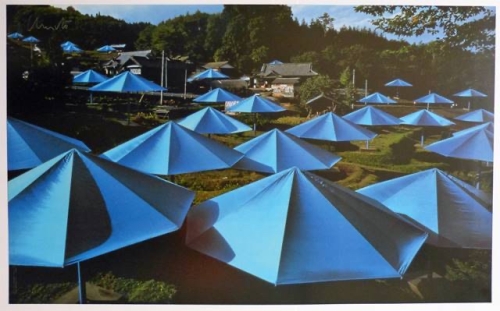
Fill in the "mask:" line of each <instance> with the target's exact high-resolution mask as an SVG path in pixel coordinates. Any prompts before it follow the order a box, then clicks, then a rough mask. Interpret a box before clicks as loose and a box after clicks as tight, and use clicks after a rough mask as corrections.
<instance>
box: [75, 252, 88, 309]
mask: <svg viewBox="0 0 500 311" xmlns="http://www.w3.org/2000/svg"><path fill="white" fill-rule="evenodd" d="M76 267H77V271H78V301H79V303H80V304H85V303H87V290H86V288H85V286H86V284H85V283H86V282H85V280H84V279H83V277H82V270H81V267H80V262H77V264H76Z"/></svg>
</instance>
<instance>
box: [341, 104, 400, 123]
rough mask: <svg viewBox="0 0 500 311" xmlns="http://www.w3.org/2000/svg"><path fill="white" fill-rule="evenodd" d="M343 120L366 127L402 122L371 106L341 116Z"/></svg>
mask: <svg viewBox="0 0 500 311" xmlns="http://www.w3.org/2000/svg"><path fill="white" fill-rule="evenodd" d="M343 118H344V119H346V120H349V121H351V122H352V123H355V124H358V125H367V126H378V125H399V124H400V123H401V122H402V121H401V119H399V118H396V117H395V116H393V115H390V114H388V113H387V112H384V111H382V110H380V109H377V108H375V107H372V106H366V107H363V108H361V109H359V110H356V111H353V112H351V113H349V114H346V115H345V116H343Z"/></svg>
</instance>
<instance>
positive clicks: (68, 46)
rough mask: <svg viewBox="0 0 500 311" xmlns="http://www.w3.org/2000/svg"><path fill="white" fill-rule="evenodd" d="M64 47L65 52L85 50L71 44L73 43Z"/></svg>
mask: <svg viewBox="0 0 500 311" xmlns="http://www.w3.org/2000/svg"><path fill="white" fill-rule="evenodd" d="M62 49H63V52H64V53H82V52H83V50H82V49H80V48H79V47H77V46H76V45H71V44H68V45H65V46H63V48H62Z"/></svg>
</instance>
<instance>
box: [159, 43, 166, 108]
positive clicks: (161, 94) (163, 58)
mask: <svg viewBox="0 0 500 311" xmlns="http://www.w3.org/2000/svg"><path fill="white" fill-rule="evenodd" d="M164 61H165V51H161V84H160V85H161V87H163V71H164V66H165V65H164ZM160 105H163V89H162V90H161V93H160Z"/></svg>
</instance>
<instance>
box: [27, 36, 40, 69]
mask: <svg viewBox="0 0 500 311" xmlns="http://www.w3.org/2000/svg"><path fill="white" fill-rule="evenodd" d="M23 42H29V44H30V62H31V65H33V43H38V42H40V40H38V39H37V38H35V37H33V36H29V37H26V38H24V39H23Z"/></svg>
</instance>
